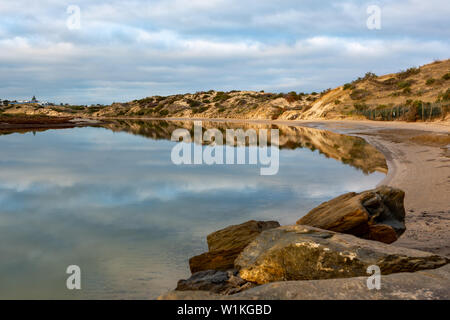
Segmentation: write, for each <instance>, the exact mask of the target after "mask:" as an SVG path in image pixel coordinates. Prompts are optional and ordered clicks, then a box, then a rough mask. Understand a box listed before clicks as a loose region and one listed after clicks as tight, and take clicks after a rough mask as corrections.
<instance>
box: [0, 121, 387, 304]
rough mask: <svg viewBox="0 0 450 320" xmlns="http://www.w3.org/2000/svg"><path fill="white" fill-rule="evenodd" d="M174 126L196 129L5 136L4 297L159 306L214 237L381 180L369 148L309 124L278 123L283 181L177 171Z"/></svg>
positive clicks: (228, 172)
mask: <svg viewBox="0 0 450 320" xmlns="http://www.w3.org/2000/svg"><path fill="white" fill-rule="evenodd" d="M214 125H216V124H214ZM219 125H220V126H221V127H222V128H223V129H225V128H227V127H235V128H236V127H242V128H244V129H245V128H250V127H253V128H255V129H258V128H262V127H261V126H259V125H256V126H255V125H254V124H246V125H245V126H243V125H241V124H238V125H237V124H224V123H220V124H219ZM203 126H204V127H205V128H208V126H209V124H208V123H206V122H204V124H203ZM175 127H185V128H191V127H192V123H190V122H186V123H183V122H176V123H172V122H158V121H152V122H143V121H137V122H136V121H135V122H130V121H114V122H111V123H109V124H108V125H107V128H76V129H64V130H48V131H44V132H37V133H36V135H33V133H32V132H28V133H25V134H24V133H22V134H18V133H14V134H10V135H3V136H0V155H1V156H0V256H1V257H2V258H1V260H0V275H1V276H0V298H2V299H6V298H8V299H9V298H43V299H50V298H70V299H72V298H74V299H76V298H97V299H102V298H141V299H142V298H143V299H146V298H155V297H156V296H158V295H159V294H161V293H163V292H165V291H166V290H169V289H171V288H173V287H174V286H175V285H176V280H177V279H180V278H184V277H186V276H188V275H189V270H188V266H187V259H188V258H189V257H190V256H193V255H195V254H198V253H201V252H203V251H205V249H206V244H205V240H204V239H205V235H206V234H208V233H210V232H212V231H214V230H216V229H218V228H222V227H225V226H227V225H230V224H235V223H240V222H243V221H247V220H250V219H263V220H264V219H277V220H279V221H280V222H281V223H282V224H288V223H294V222H295V221H296V220H297V219H298V218H299V217H301V215H302V214H304V213H305V212H307V211H308V210H309V209H311V208H312V207H314V206H316V205H317V204H319V203H320V202H322V201H324V200H327V199H329V198H331V197H334V196H336V195H338V194H341V193H343V192H347V191H358V190H362V189H367V188H371V187H373V186H374V185H375V184H377V183H378V182H379V181H380V180H381V179H382V178H383V177H384V175H383V174H382V173H381V172H383V171H385V162H384V159H383V158H382V157H381V155H380V154H379V153H378V152H377V151H376V149H374V148H372V147H371V146H370V145H368V144H366V143H365V142H364V141H363V140H361V139H357V138H349V137H346V136H342V135H336V134H332V133H329V132H326V131H322V130H314V129H306V128H300V127H298V128H291V127H279V129H280V148H281V149H282V150H281V152H280V171H279V174H278V175H276V176H260V175H259V170H258V169H257V168H256V167H255V166H206V165H202V166H175V165H173V164H172V163H171V162H170V151H171V148H172V146H173V145H174V143H173V142H171V141H168V140H167V139H168V138H170V135H171V132H172V130H173V129H172V128H175ZM129 133H133V134H135V135H130V134H129ZM149 138H151V139H149ZM314 149H315V150H316V151H314V152H311V150H314ZM348 154H351V155H350V156H349V155H348ZM324 155H326V156H324ZM327 156H328V157H330V158H334V159H339V160H341V161H344V162H346V163H348V164H350V165H346V164H343V163H341V162H340V161H336V160H334V159H328V158H327ZM355 168H357V169H358V170H355ZM362 171H364V172H366V173H367V174H363V172H362ZM376 171H380V172H376ZM71 264H76V265H79V266H80V267H81V270H82V290H81V291H79V292H74V291H68V290H67V289H66V288H65V279H66V277H67V275H66V274H65V270H66V268H67V266H68V265H71Z"/></svg>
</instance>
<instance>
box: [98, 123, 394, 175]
mask: <svg viewBox="0 0 450 320" xmlns="http://www.w3.org/2000/svg"><path fill="white" fill-rule="evenodd" d="M105 127H106V128H109V129H111V130H112V131H115V132H118V131H125V132H128V133H132V134H135V135H140V136H143V137H147V138H151V139H154V140H159V139H163V140H170V137H171V135H172V132H173V131H174V130H175V129H177V128H184V129H188V130H189V131H190V132H191V134H192V136H193V132H194V123H193V122H192V121H160V120H155V121H148V120H147V121H139V120H114V121H111V122H110V123H108V124H107V125H105ZM202 127H203V128H204V130H207V129H212V128H215V129H219V130H220V131H221V132H222V133H223V135H224V136H225V130H226V129H243V130H248V129H254V130H255V131H256V132H259V130H260V129H266V130H269V129H271V128H274V129H278V130H279V132H280V141H279V148H280V149H291V150H294V149H298V148H308V149H310V150H312V151H315V150H318V151H319V153H321V154H323V155H324V156H326V157H329V158H333V159H336V160H339V161H341V162H343V163H345V164H348V165H351V166H353V167H355V168H357V169H360V170H362V171H363V172H364V173H366V174H368V173H373V172H375V171H378V172H383V173H387V164H386V160H385V158H384V156H383V155H382V154H381V152H379V151H378V150H377V149H376V148H375V147H373V146H372V145H370V144H368V143H367V142H366V141H365V140H364V139H361V138H358V137H353V136H347V135H343V134H339V133H334V132H331V131H327V130H320V129H313V128H308V127H300V126H286V125H273V124H271V125H268V124H257V123H237V122H222V121H221V122H217V121H202ZM268 138H269V139H268V140H269V141H268V142H269V144H270V135H269V136H268Z"/></svg>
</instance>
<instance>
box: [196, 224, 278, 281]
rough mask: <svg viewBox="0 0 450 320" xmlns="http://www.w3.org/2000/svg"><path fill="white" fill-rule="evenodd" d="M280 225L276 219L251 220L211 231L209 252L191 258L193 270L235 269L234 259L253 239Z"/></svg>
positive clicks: (208, 238)
mask: <svg viewBox="0 0 450 320" xmlns="http://www.w3.org/2000/svg"><path fill="white" fill-rule="evenodd" d="M279 226H280V224H279V223H278V222H276V221H254V220H251V221H247V222H245V223H242V224H240V225H233V226H229V227H227V228H225V229H222V230H219V231H216V232H213V233H211V234H210V235H208V237H207V240H208V247H209V252H206V253H203V254H201V255H198V256H195V257H192V258H191V259H189V267H190V269H191V272H192V273H196V272H199V271H205V270H222V271H225V270H229V269H234V260H235V259H236V258H237V256H238V255H239V253H241V252H242V250H244V248H245V247H246V246H247V245H248V244H249V243H250V242H251V241H253V240H254V239H255V238H256V237H257V236H258V235H259V234H260V233H261V232H263V231H264V230H268V229H272V228H277V227H279Z"/></svg>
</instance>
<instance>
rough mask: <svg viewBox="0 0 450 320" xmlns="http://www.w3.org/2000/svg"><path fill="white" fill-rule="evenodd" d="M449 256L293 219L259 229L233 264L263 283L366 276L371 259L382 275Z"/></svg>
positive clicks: (429, 264)
mask: <svg viewBox="0 0 450 320" xmlns="http://www.w3.org/2000/svg"><path fill="white" fill-rule="evenodd" d="M447 262H448V260H447V258H445V257H441V256H438V255H434V254H431V253H428V252H423V251H418V250H413V249H406V248H400V247H394V246H390V245H387V244H384V243H381V242H377V241H370V240H365V239H361V238H357V237H355V236H352V235H348V234H340V233H335V232H332V231H328V230H322V229H317V228H314V227H309V226H300V225H297V226H286V227H280V228H277V229H272V230H267V231H265V232H263V233H261V234H260V235H259V236H258V237H257V238H256V239H255V240H254V241H253V242H252V243H250V244H249V245H248V246H247V247H246V248H245V249H244V251H242V253H241V254H240V255H239V257H238V258H237V259H236V261H235V266H236V267H237V268H238V269H239V276H240V277H241V278H242V279H244V280H247V281H250V282H254V283H257V284H265V283H269V282H274V281H288V280H315V279H332V278H349V277H358V276H365V275H367V268H368V267H369V266H371V265H377V266H378V267H379V268H380V269H381V273H382V274H383V275H386V274H391V273H397V272H415V271H418V270H424V269H434V268H438V267H440V266H443V265H445V264H446V263H447Z"/></svg>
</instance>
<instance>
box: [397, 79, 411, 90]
mask: <svg viewBox="0 0 450 320" xmlns="http://www.w3.org/2000/svg"><path fill="white" fill-rule="evenodd" d="M412 84H413V81H412V80H405V81H400V82H399V83H397V87H398V88H399V89H404V88H409V87H411V85H412Z"/></svg>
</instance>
